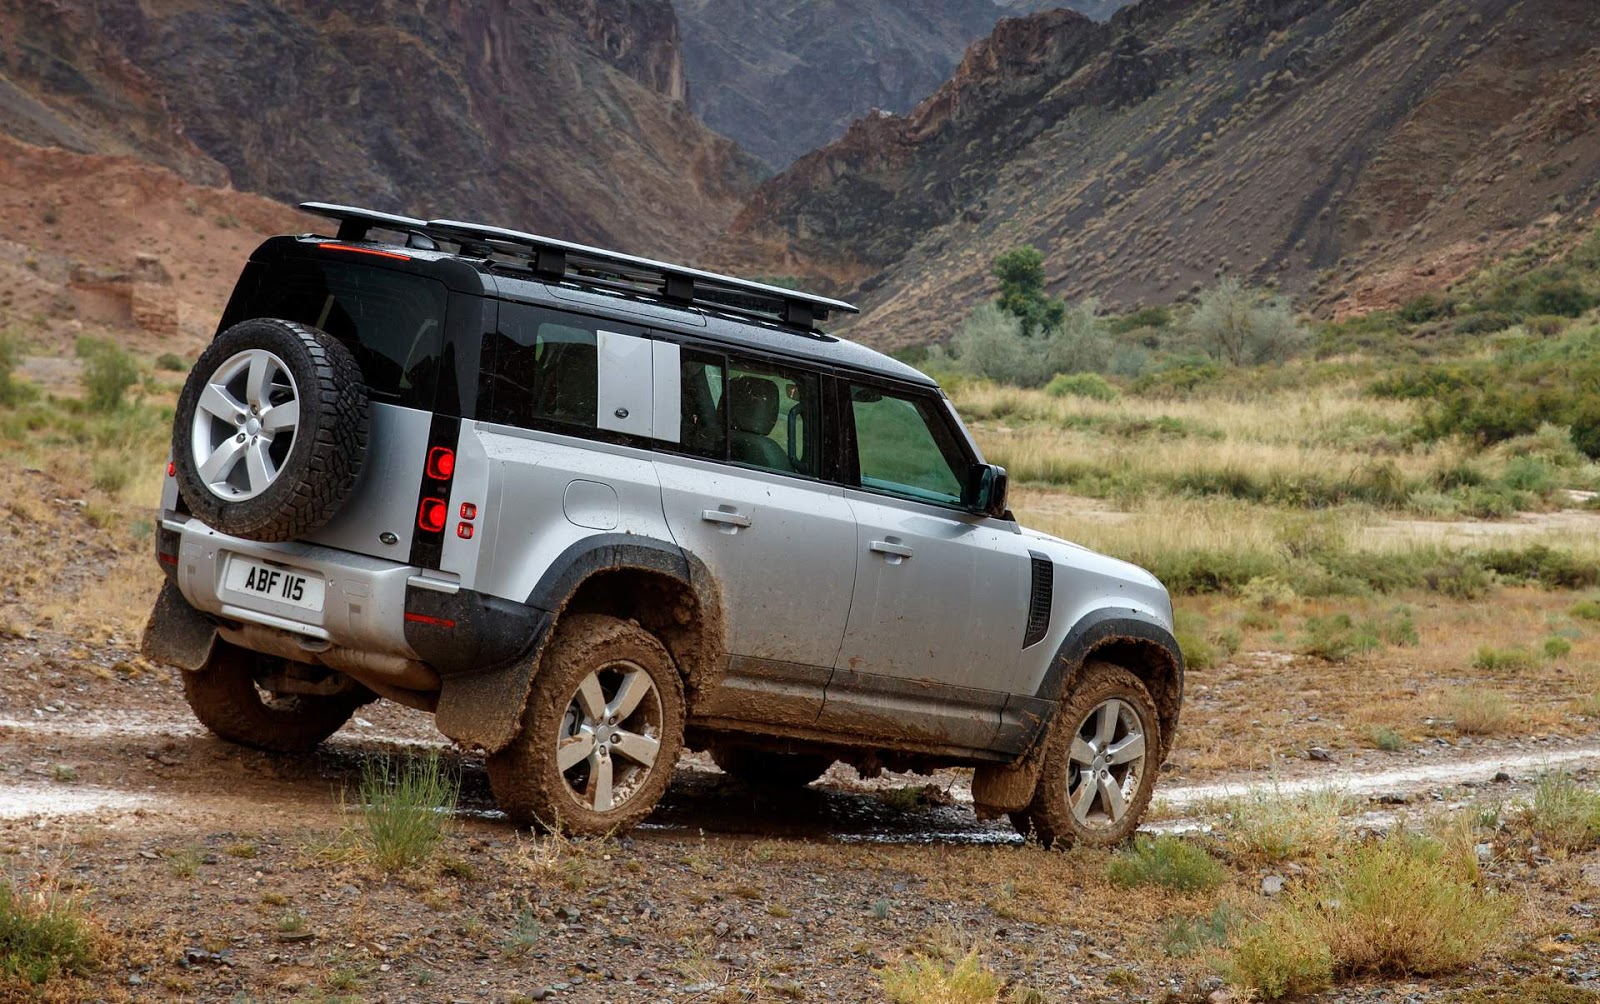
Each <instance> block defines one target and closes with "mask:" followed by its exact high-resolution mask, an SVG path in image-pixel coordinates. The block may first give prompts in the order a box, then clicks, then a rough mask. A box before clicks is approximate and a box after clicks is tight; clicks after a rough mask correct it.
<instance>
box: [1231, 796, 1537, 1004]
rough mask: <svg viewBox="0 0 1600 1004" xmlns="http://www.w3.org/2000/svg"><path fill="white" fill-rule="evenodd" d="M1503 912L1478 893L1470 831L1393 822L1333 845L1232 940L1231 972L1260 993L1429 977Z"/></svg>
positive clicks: (1473, 948)
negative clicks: (1356, 980)
mask: <svg viewBox="0 0 1600 1004" xmlns="http://www.w3.org/2000/svg"><path fill="white" fill-rule="evenodd" d="M1509 915H1510V911H1509V909H1508V907H1507V905H1506V904H1503V903H1502V902H1501V901H1499V900H1498V899H1496V898H1494V897H1492V896H1491V895H1489V894H1488V893H1486V892H1485V891H1484V889H1483V887H1482V884H1481V882H1480V876H1479V873H1478V863H1477V857H1476V854H1475V852H1474V850H1473V847H1472V842H1471V841H1470V840H1465V839H1461V838H1459V837H1455V838H1452V839H1449V840H1448V841H1445V840H1440V839H1437V838H1435V837H1431V836H1426V835H1422V834H1417V833H1413V832H1411V831H1409V830H1407V829H1406V828H1405V827H1403V826H1397V827H1395V828H1394V829H1393V830H1392V831H1391V832H1390V834H1389V835H1388V836H1387V837H1384V838H1383V839H1381V840H1374V841H1369V842H1366V843H1362V844H1357V845H1354V846H1350V847H1346V848H1342V849H1341V850H1340V852H1339V853H1338V854H1337V855H1336V856H1335V857H1334V859H1333V860H1332V861H1330V862H1329V864H1328V868H1327V871H1326V872H1325V873H1324V874H1323V875H1322V876H1321V877H1320V878H1319V879H1318V880H1317V881H1315V882H1313V883H1311V884H1310V885H1308V886H1304V887H1300V888H1297V889H1294V890H1292V891H1291V892H1290V893H1289V894H1288V895H1287V896H1286V897H1285V898H1284V899H1283V900H1282V901H1281V902H1280V904H1279V905H1278V906H1277V907H1276V908H1275V909H1274V910H1273V911H1272V912H1271V913H1270V914H1268V915H1267V917H1266V918H1265V919H1264V920H1263V921H1262V922H1261V923H1260V924H1259V925H1258V926H1257V927H1255V928H1253V929H1251V931H1250V932H1248V933H1247V934H1246V935H1245V937H1244V938H1243V939H1242V940H1241V942H1240V944H1239V945H1238V946H1237V947H1236V948H1235V949H1234V952H1233V955H1232V959H1231V961H1230V966H1229V970H1230V975H1231V976H1232V978H1233V979H1234V981H1235V982H1236V983H1239V984H1241V985H1243V986H1245V987H1248V988H1250V989H1253V990H1254V991H1256V993H1258V994H1259V995H1260V996H1261V997H1263V998H1265V999H1268V1000H1275V999H1278V998H1282V997H1285V996H1292V995H1297V994H1304V993H1312V992H1315V991H1317V990H1320V989H1326V988H1327V987H1328V986H1330V985H1331V983H1332V979H1333V977H1334V976H1335V975H1336V974H1338V975H1354V976H1362V975H1371V976H1405V977H1411V976H1432V975H1436V974H1440V973H1446V972H1450V971H1452V970H1456V969H1461V968H1463V967H1465V966H1468V965H1471V964H1472V963H1473V962H1474V961H1475V960H1477V959H1478V958H1479V957H1480V956H1481V955H1482V953H1483V952H1484V951H1485V950H1486V949H1488V948H1489V946H1490V945H1492V944H1493V943H1494V942H1495V941H1496V940H1497V939H1498V938H1499V936H1500V932H1501V931H1502V930H1503V929H1504V927H1505V924H1506V921H1507V919H1508V918H1509Z"/></svg>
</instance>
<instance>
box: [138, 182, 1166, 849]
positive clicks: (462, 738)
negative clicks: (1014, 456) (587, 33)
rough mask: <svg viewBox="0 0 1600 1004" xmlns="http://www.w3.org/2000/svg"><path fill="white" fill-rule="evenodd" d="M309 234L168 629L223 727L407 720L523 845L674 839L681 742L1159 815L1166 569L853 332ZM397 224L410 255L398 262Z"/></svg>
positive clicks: (195, 443) (250, 362) (274, 266)
mask: <svg viewBox="0 0 1600 1004" xmlns="http://www.w3.org/2000/svg"><path fill="white" fill-rule="evenodd" d="M303 208H304V209H306V210H308V211H310V212H312V213H316V214H320V215H322V216H324V217H326V218H328V219H331V220H333V221H335V222H336V223H337V231H336V233H335V236H333V237H331V238H330V237H323V236H317V235H314V234H306V235H302V236H298V237H276V238H273V239H271V240H268V241H267V242H266V243H265V244H263V245H262V246H261V247H260V248H259V249H258V250H257V251H256V252H255V254H254V255H252V257H251V259H250V262H249V264H248V265H246V267H245V269H244V272H243V274H242V275H241V276H240V279H239V283H238V286H237V287H236V289H235V290H234V293H233V297H232V299H231V300H230V301H229V303H228V307H227V310H226V312H225V313H224V315H223V317H222V321H221V324H220V325H219V326H218V334H217V336H216V338H215V340H214V341H213V342H212V343H211V345H210V346H209V347H208V348H207V349H206V351H205V352H204V353H203V354H202V355H201V357H200V359H199V361H198V363H197V364H196V365H195V367H194V370H193V371H192V372H191V374H190V376H189V379H188V382H187V383H186V384H185V386H184V389H183V392H182V395H181V397H180V399H179V403H178V410H177V418H176V421H175V427H174V431H173V451H172V459H171V462H170V463H169V465H168V477H167V480H166V486H165V491H164V493H163V496H162V512H161V519H160V528H159V532H158V533H157V552H158V553H157V557H158V559H159V561H160V566H161V569H162V571H163V572H164V573H165V575H166V578H167V581H166V583H165V585H164V587H163V590H162V592H161V595H160V598H159V599H158V601H157V604H156V608H155V611H154V613H153V614H152V616H151V620H150V626H149V628H148V629H147V631H146V634H145V651H146V654H147V655H148V656H150V657H151V658H153V659H157V660H160V661H162V662H165V663H168V664H170V665H173V666H176V667H178V668H180V669H182V670H183V674H182V676H183V681H184V692H185V695H186V696H187V698H188V701H189V704H190V706H191V707H192V708H193V709H194V712H195V714H196V715H197V716H198V717H199V719H200V721H202V722H203V723H204V724H205V725H206V726H207V727H208V728H209V729H211V730H212V731H213V732H215V733H216V734H217V735H219V736H221V737H223V738H226V739H229V740H232V741H235V742H240V743H245V744H249V745H252V746H256V747H261V748H265V749H272V750H285V751H287V750H300V749H307V748H310V747H312V746H315V745H316V744H317V743H319V742H321V741H322V740H324V739H326V738H327V737H328V736H329V735H330V734H332V733H333V732H334V731H335V730H336V729H338V728H339V727H340V726H341V725H342V724H343V723H344V722H345V721H346V720H347V719H348V718H349V717H350V715H351V714H352V712H353V711H354V710H355V709H356V708H357V707H359V706H360V705H362V704H363V703H366V702H369V701H372V700H375V699H377V698H386V699H388V700H391V701H397V702H399V703H401V704H404V705H406V706H408V707H412V708H420V709H423V710H425V711H430V712H433V714H434V716H435V721H436V722H437V725H438V728H439V730H440V731H441V732H442V733H443V734H444V735H445V736H447V737H449V738H450V739H451V740H453V741H454V742H456V743H457V744H459V745H461V746H462V747H466V748H476V749H480V750H482V751H483V752H484V753H486V754H487V757H488V772H489V780H490V783H491V785H492V787H493V789H494V793H495V797H496V798H497V799H498V801H499V803H500V805H501V807H502V808H503V809H504V810H505V811H506V813H507V814H508V815H509V816H510V817H511V818H512V819H513V820H515V821H516V822H518V823H521V824H537V825H544V826H559V827H561V828H563V829H566V830H568V831H572V832H580V833H595V832H606V831H612V830H617V829H621V828H626V827H628V826H631V825H633V824H634V823H636V822H638V821H639V820H641V819H643V818H644V817H645V816H646V815H647V814H648V813H649V812H650V811H651V808H652V807H653V806H654V805H655V803H656V801H657V799H659V798H660V796H661V794H662V792H663V791H664V790H665V788H666V786H667V783H668V780H669V778H670V776H671V773H672V768H673V763H674V761H675V760H676V758H677V755H678V752H679V750H680V749H682V748H684V747H688V748H690V749H705V750H709V751H710V753H711V755H712V756H713V757H714V758H715V759H716V762H717V763H718V764H720V765H721V766H722V767H723V769H725V770H726V771H728V772H729V773H731V774H733V775H735V776H737V777H738V778H740V779H742V780H744V781H745V782H747V783H749V784H752V785H784V784H788V785H800V784H806V783H809V782H811V781H813V780H815V779H816V778H817V777H819V776H820V775H821V773H822V772H823V771H824V770H826V769H827V767H828V766H829V765H830V764H832V763H833V762H834V761H844V762H846V763H850V764H853V765H854V766H855V767H857V768H858V769H860V770H861V771H862V772H863V773H864V774H871V773H873V772H876V771H881V770H882V769H885V768H888V769H891V770H912V771H927V770H931V769H933V768H935V767H948V766H963V767H971V768H975V770H974V777H973V798H974V801H975V802H976V805H977V809H978V811H979V812H980V813H981V814H984V815H985V816H995V815H999V814H1005V813H1009V814H1010V815H1011V818H1012V819H1013V820H1014V821H1015V822H1016V823H1017V825H1018V826H1019V827H1020V828H1022V829H1023V830H1024V831H1031V832H1034V833H1036V834H1037V835H1038V836H1039V838H1040V839H1042V840H1044V841H1046V842H1060V843H1071V842H1073V841H1083V842H1089V843H1096V844H1106V843H1113V842H1116V841H1118V840H1121V839H1122V838H1124V837H1125V836H1126V835H1127V834H1128V833H1129V832H1130V831H1131V830H1132V829H1133V828H1134V826H1135V825H1137V823H1138V820H1139V817H1140V816H1141V814H1142V813H1143V811H1144V809H1145V807H1146V805H1147V804H1148V802H1149V800H1150V794H1151V789H1152V787H1153V785H1154V780H1155V775H1156V771H1157V769H1158V767H1159V765H1160V764H1161V762H1162V760H1163V759H1164V757H1165V756H1166V753H1167V751H1168V749H1169V747H1170V745H1171V742H1172V737H1173V734H1174V730H1175V728H1176V726H1177V721H1178V710H1179V705H1180V704H1181V701H1182V693H1183V662H1182V658H1181V657H1180V655H1179V652H1178V646H1177V645H1176V644H1175V642H1174V641H1173V634H1172V608H1171V604H1170V601H1169V599H1168V597H1167V593H1166V591H1165V590H1164V589H1163V588H1162V586H1161V584H1160V583H1159V582H1157V581H1156V579H1155V578H1153V577H1152V576H1151V575H1149V574H1148V573H1146V572H1144V571H1143V570H1141V569H1138V568H1136V567H1133V566H1131V565H1128V564H1125V563H1123V562H1121V561H1116V560H1113V559H1111V558H1107V557H1104V556H1102V555H1099V554H1096V553H1094V552H1092V551H1088V550H1085V549H1084V548H1081V547H1078V546H1076V545H1073V544H1070V543H1068V542H1066V541H1063V540H1059V539H1056V538H1054V537H1050V536H1047V535H1045V534H1041V533H1036V532H1033V531H1030V530H1026V529H1023V528H1022V527H1020V526H1018V525H1017V522H1016V520H1015V518H1014V517H1013V516H1012V515H1011V513H1010V512H1009V511H1008V510H1007V508H1006V503H1005V496H1006V476H1005V472H1004V470H1002V469H1000V468H998V467H995V466H993V465H990V464H986V463H984V461H983V457H982V454H981V453H980V452H979V450H978V447H977V445H976V444H975V443H974V442H973V441H972V439H971V437H970V436H969V435H968V434H967V431H966V430H965V429H964V428H963V426H962V424H961V421H960V419H959V418H957V416H956V413H955V411H954V409H953V408H952V407H951V406H950V404H949V402H948V401H947V400H946V398H945V397H944V395H943V394H942V393H941V392H940V390H939V388H938V386H937V385H936V384H934V383H933V381H931V380H929V379H928V378H927V377H926V376H925V375H923V374H922V373H920V372H918V371H916V370H914V369H912V368H910V367H908V366H904V365H901V364H900V363H898V362H895V361H894V360H892V359H889V358H887V357H885V356H883V355H880V354H878V353H877V352H873V351H871V350H870V349H867V348H864V347H862V346H860V345H856V344H853V343H851V342H848V341H845V340H843V339H840V338H836V337H833V336H831V335H828V334H826V333H825V332H823V331H822V330H821V328H820V327H819V322H821V321H822V320H823V319H825V318H826V316H827V315H828V314H829V313H830V312H833V311H848V312H854V311H855V308H854V307H852V306H850V305H849V304H846V303H840V302H838V301H836V300H829V299H824V298H822V297H817V296H811V295H807V294H804V293H799V292H795V291H793V290H789V289H783V288H778V287H775V286H769V285H763V284H760V283H753V282H747V281H744V280H740V279H734V278H730V277H728V276H722V275H715V274H711V273H707V272H701V271H697V270H694V269H689V268H684V267H681V266H677V265H670V264H666V263H662V262H656V261H648V260H645V259H641V258H634V257H631V256H628V255H622V254H617V253H615V252H610V251H604V250H600V249H597V248H590V247H583V246H580V245H576V244H569V243H566V242H562V241H555V240H550V239H547V238H543V237H539V236H536V235H533V234H527V233H520V232H517V231H512V230H503V229H499V228H496V227H487V226H478V225H472V224H464V223H458V222H451V221H445V220H433V221H425V220H420V219H411V218H407V217H400V216H391V215H387V214H383V213H375V212H371V211H367V210H361V209H354V208H349V207H343V206H331V205H324V204H319V203H310V204H307V205H306V206H304V207H303ZM385 235H386V236H387V239H386V240H379V239H377V238H378V236H385Z"/></svg>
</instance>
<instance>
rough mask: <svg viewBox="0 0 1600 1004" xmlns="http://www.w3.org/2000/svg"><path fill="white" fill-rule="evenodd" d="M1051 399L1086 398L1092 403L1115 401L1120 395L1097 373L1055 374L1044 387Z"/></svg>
mask: <svg viewBox="0 0 1600 1004" xmlns="http://www.w3.org/2000/svg"><path fill="white" fill-rule="evenodd" d="M1044 392H1045V393H1046V394H1049V395H1050V396H1051V397H1086V398H1089V399H1091V400H1094V401H1115V400H1116V399H1117V398H1119V397H1121V396H1122V394H1121V392H1119V391H1118V390H1117V388H1115V387H1113V386H1112V385H1111V383H1110V381H1108V380H1106V378H1105V377H1103V376H1101V375H1100V374H1098V373H1072V374H1066V373H1057V374H1056V375H1055V376H1053V377H1051V378H1050V382H1049V383H1047V384H1045V385H1044Z"/></svg>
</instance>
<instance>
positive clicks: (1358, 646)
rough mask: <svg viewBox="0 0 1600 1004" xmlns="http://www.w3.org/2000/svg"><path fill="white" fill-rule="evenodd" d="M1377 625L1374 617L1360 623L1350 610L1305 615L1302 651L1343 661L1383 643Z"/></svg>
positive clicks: (1305, 653)
mask: <svg viewBox="0 0 1600 1004" xmlns="http://www.w3.org/2000/svg"><path fill="white" fill-rule="evenodd" d="M1382 644H1383V642H1382V640H1381V638H1380V637H1379V634H1378V630H1377V626H1376V625H1375V624H1373V623H1372V622H1371V621H1363V622H1362V623H1359V624H1357V623H1356V622H1355V621H1354V620H1352V619H1351V617H1350V615H1349V614H1343V613H1341V614H1333V615H1331V616H1328V617H1309V618H1307V619H1306V631H1305V636H1304V637H1303V638H1302V639H1301V642H1300V652H1301V653H1302V654H1304V655H1310V656H1315V657H1317V658H1318V659H1322V660H1325V661H1327V662H1344V661H1346V660H1347V659H1349V658H1350V657H1351V656H1355V655H1362V654H1365V653H1367V652H1371V651H1372V650H1373V649H1376V648H1379V647H1381V646H1382Z"/></svg>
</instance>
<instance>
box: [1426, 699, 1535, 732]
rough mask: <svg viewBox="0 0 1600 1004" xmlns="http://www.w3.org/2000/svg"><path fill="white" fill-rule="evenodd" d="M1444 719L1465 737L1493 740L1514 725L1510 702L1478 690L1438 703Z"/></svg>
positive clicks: (1514, 719)
mask: <svg viewBox="0 0 1600 1004" xmlns="http://www.w3.org/2000/svg"><path fill="white" fill-rule="evenodd" d="M1440 706H1441V711H1442V713H1443V716H1444V717H1445V718H1448V719H1450V720H1451V721H1453V722H1454V723H1455V727H1456V731H1457V732H1459V733H1461V734H1462V735H1464V736H1493V735H1499V734H1500V733H1502V732H1507V731H1510V730H1511V729H1512V728H1513V727H1515V725H1516V715H1515V714H1514V713H1513V712H1512V710H1511V702H1510V701H1509V700H1507V699H1506V695H1505V694H1502V693H1501V692H1500V691H1498V690H1481V689H1477V688H1473V689H1463V690H1456V691H1452V692H1451V693H1449V694H1446V695H1445V696H1444V698H1443V700H1442V701H1441V702H1440Z"/></svg>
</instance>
